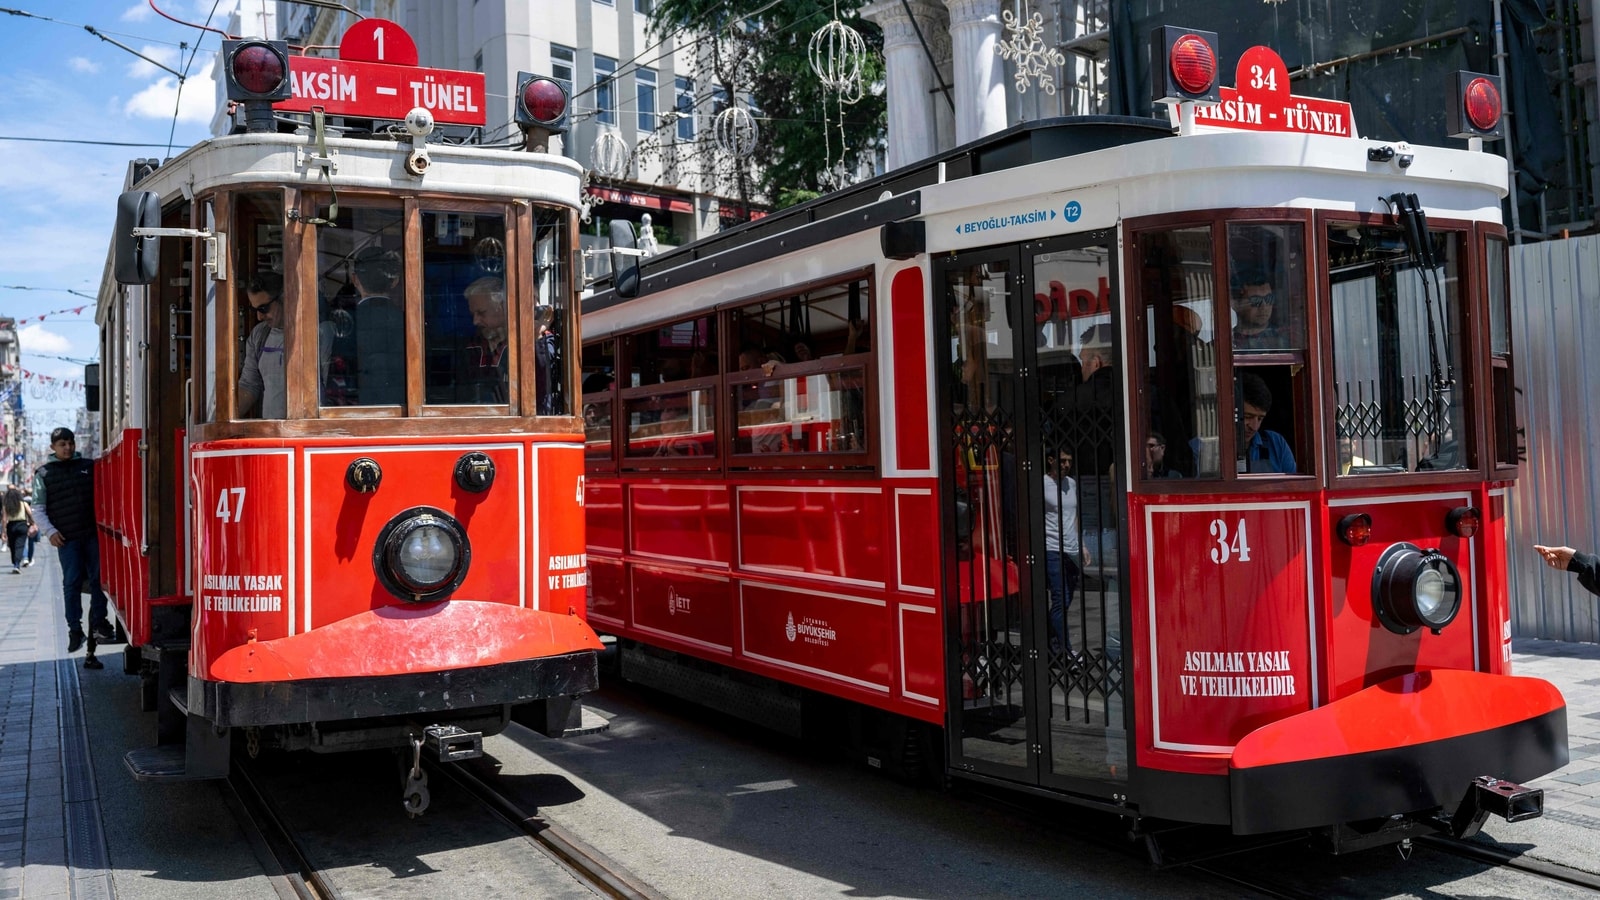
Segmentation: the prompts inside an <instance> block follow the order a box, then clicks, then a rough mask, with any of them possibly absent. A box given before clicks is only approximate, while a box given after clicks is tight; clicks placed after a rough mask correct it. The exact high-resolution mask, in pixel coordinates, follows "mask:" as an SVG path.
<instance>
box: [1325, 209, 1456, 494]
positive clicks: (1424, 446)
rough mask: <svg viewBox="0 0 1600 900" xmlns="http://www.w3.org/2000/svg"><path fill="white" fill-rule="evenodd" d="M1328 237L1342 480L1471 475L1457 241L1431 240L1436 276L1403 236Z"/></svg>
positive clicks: (1383, 230)
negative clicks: (1443, 472)
mask: <svg viewBox="0 0 1600 900" xmlns="http://www.w3.org/2000/svg"><path fill="white" fill-rule="evenodd" d="M1325 237H1326V240H1327V252H1328V271H1329V281H1330V284H1331V286H1332V296H1331V305H1332V308H1333V369H1334V384H1333V387H1334V394H1335V400H1336V404H1337V406H1336V408H1335V413H1334V417H1335V424H1336V427H1337V435H1338V437H1339V438H1340V439H1341V440H1340V444H1341V445H1342V444H1344V440H1343V439H1345V438H1348V442H1349V447H1348V454H1349V455H1348V456H1347V457H1341V458H1340V459H1339V472H1340V474H1348V475H1371V474H1383V473H1396V472H1412V471H1430V470H1433V471H1436V470H1439V469H1459V468H1463V467H1465V466H1466V465H1467V464H1468V459H1467V454H1466V452H1465V446H1464V445H1463V444H1462V443H1461V440H1462V439H1463V438H1465V437H1466V435H1467V433H1468V432H1467V429H1466V412H1465V409H1466V405H1465V403H1466V399H1467V398H1465V397H1464V396H1463V393H1462V392H1463V385H1464V383H1465V382H1464V379H1463V378H1462V377H1461V373H1462V365H1461V339H1462V328H1461V298H1460V294H1459V292H1460V289H1461V287H1460V285H1461V282H1460V267H1459V259H1458V256H1459V238H1458V236H1456V235H1453V234H1449V233H1444V232H1439V231H1433V232H1430V234H1429V240H1430V241H1431V243H1432V248H1433V255H1434V258H1435V260H1436V261H1437V262H1438V266H1437V268H1435V269H1433V270H1431V271H1430V270H1427V269H1425V268H1424V267H1422V266H1421V265H1419V264H1418V263H1417V262H1416V261H1415V260H1414V258H1413V256H1412V253H1411V252H1410V250H1409V249H1408V248H1407V246H1406V241H1405V237H1404V235H1403V233H1402V232H1401V230H1400V229H1399V228H1396V227H1388V226H1372V225H1363V224H1358V223H1354V222H1335V223H1331V224H1330V225H1329V226H1328V231H1327V234H1326V235H1325Z"/></svg>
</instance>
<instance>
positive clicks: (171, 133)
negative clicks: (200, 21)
mask: <svg viewBox="0 0 1600 900" xmlns="http://www.w3.org/2000/svg"><path fill="white" fill-rule="evenodd" d="M221 3H222V0H211V12H210V14H208V15H207V16H206V24H204V25H202V26H200V27H201V29H202V33H201V35H200V38H199V39H198V40H196V41H195V42H194V49H192V50H190V51H189V61H188V62H186V63H184V64H183V72H182V73H181V74H178V90H177V95H176V96H175V97H174V99H173V101H172V127H171V128H169V129H167V152H166V155H167V156H171V155H172V139H173V138H174V137H176V136H177V134H178V113H179V112H180V111H181V110H182V109H183V85H184V82H186V81H188V80H189V67H190V66H192V65H194V58H195V57H196V56H198V55H199V54H200V45H201V44H203V43H205V39H206V36H205V34H204V32H205V31H214V30H215V29H213V28H212V27H211V20H212V19H213V18H215V17H216V15H217V7H218V6H219V5H221ZM150 5H151V7H154V6H155V5H156V4H155V0H150ZM156 11H157V12H160V10H156ZM179 52H180V53H181V52H183V51H181V50H180V51H179ZM162 68H166V67H165V66H163V67H162ZM167 71H168V72H171V71H172V70H171V69H167Z"/></svg>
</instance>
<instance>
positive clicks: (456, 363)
mask: <svg viewBox="0 0 1600 900" xmlns="http://www.w3.org/2000/svg"><path fill="white" fill-rule="evenodd" d="M232 202H233V208H234V211H235V212H234V216H235V226H234V233H235V234H236V235H237V236H238V237H237V238H236V243H235V252H236V254H237V255H236V269H235V272H236V273H237V277H236V278H235V279H234V288H233V293H234V294H235V295H236V296H234V298H233V308H234V314H235V316H236V324H235V325H234V327H233V336H234V341H235V344H236V346H235V348H234V352H233V358H234V363H235V365H234V373H233V374H234V378H235V382H234V383H235V384H236V389H235V394H234V397H235V402H234V407H233V408H234V412H233V417H234V418H235V419H250V418H266V419H282V418H287V417H289V416H291V415H295V416H313V417H321V418H340V417H348V416H352V415H354V416H373V415H378V416H383V415H389V416H394V415H405V414H412V415H417V414H422V415H525V416H531V415H548V416H555V415H569V414H570V413H571V411H572V403H571V401H570V399H569V392H570V390H571V389H572V387H573V386H571V385H567V384H565V381H566V380H567V379H566V378H565V376H564V373H565V371H566V368H565V365H564V360H567V359H569V358H570V356H569V353H568V343H569V342H570V341H571V331H572V329H571V323H570V318H571V315H572V310H571V306H570V300H569V298H568V294H569V293H570V291H571V289H572V281H571V277H572V276H571V272H570V271H569V260H570V257H571V254H570V253H568V252H566V245H567V243H568V241H569V238H568V237H567V231H568V223H569V215H570V214H569V213H568V212H566V211H564V210H559V209H554V208H548V207H534V208H532V210H531V215H530V213H529V211H526V210H519V209H518V208H516V207H513V206H511V205H509V204H506V203H504V202H493V201H473V200H465V199H461V200H432V201H424V202H422V203H420V204H413V206H412V207H411V208H410V209H408V208H407V205H406V203H405V202H404V201H403V200H401V199H398V198H391V197H360V196H357V197H348V196H342V197H340V198H339V199H338V201H337V202H335V201H333V199H332V198H331V197H319V198H317V200H316V201H314V202H310V203H306V204H304V205H299V209H298V212H299V217H298V218H299V223H295V222H294V220H295V219H296V218H297V217H296V216H294V215H289V214H286V212H285V209H286V207H285V199H284V194H283V192H280V191H261V192H252V193H240V194H237V195H235V196H234V197H233V198H232ZM286 223H290V224H288V225H286ZM306 228H310V229H312V234H313V235H314V246H315V255H314V256H313V255H312V254H311V253H310V252H309V251H310V246H311V245H310V244H304V243H299V238H298V236H297V235H298V233H299V232H300V231H301V230H302V229H306ZM286 230H289V231H291V232H293V234H291V235H290V237H289V239H288V241H286V235H285V232H286ZM516 240H520V241H522V245H521V246H516V245H514V244H513V243H512V242H513V241H516ZM286 244H294V245H295V246H298V247H304V248H305V249H302V250H301V252H300V253H299V254H294V253H286V252H285V248H286ZM297 256H298V258H299V260H300V261H301V262H302V263H303V264H304V265H305V267H307V268H310V267H311V266H313V265H314V266H315V269H314V272H310V273H307V274H306V275H305V276H301V275H299V274H297V273H296V271H295V270H294V261H295V258H296V257H297ZM308 306H309V308H308ZM312 310H314V312H312ZM313 323H314V324H313ZM312 329H314V330H312ZM308 332H309V334H308ZM308 337H309V341H310V346H312V347H314V348H315V350H314V351H312V352H311V353H310V354H303V355H297V353H296V350H295V348H296V346H297V344H296V341H302V342H303V341H306V340H307V339H308ZM299 346H304V345H303V344H302V345H299ZM312 358H314V363H313V362H312V361H311V359H312ZM296 359H300V360H303V362H295V360H296ZM302 366H303V368H297V367H302ZM312 373H314V375H313V374H312ZM313 383H314V386H313Z"/></svg>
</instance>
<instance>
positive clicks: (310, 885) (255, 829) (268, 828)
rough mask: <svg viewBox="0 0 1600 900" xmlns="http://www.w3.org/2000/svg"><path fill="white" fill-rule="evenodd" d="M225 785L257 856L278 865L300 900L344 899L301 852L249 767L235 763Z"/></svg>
mask: <svg viewBox="0 0 1600 900" xmlns="http://www.w3.org/2000/svg"><path fill="white" fill-rule="evenodd" d="M224 784H225V785H226V787H225V788H224V789H223V793H224V795H225V796H228V797H230V798H231V803H230V805H233V806H235V813H236V817H237V818H238V819H239V820H240V824H241V825H242V826H244V828H245V830H246V832H247V833H248V834H249V837H250V840H251V842H252V843H253V844H256V845H257V848H258V855H259V853H261V852H263V851H264V852H265V853H266V855H267V856H268V857H269V858H270V859H271V860H272V861H274V862H275V863H276V864H277V866H278V868H279V870H280V874H279V875H278V876H277V878H281V879H282V881H283V882H284V883H286V884H287V886H288V888H289V890H290V891H291V892H293V894H294V895H295V897H296V898H298V900H343V894H342V893H341V892H340V891H339V890H338V889H337V888H335V887H334V886H333V884H332V883H331V882H329V881H328V879H327V878H326V877H325V876H324V875H323V873H322V872H321V871H319V870H318V869H317V868H316V867H314V866H312V865H311V862H310V860H308V859H307V858H306V855H305V854H304V853H303V852H301V849H300V843H299V841H297V840H296V839H295V836H294V833H293V832H292V831H290V830H289V827H288V826H287V825H286V824H284V821H283V819H282V817H281V816H279V815H278V812H277V810H276V809H275V808H273V805H272V803H271V801H269V800H268V799H267V797H266V795H265V794H263V793H262V792H261V788H260V786H259V785H258V784H256V780H255V775H254V773H253V772H252V771H251V770H250V768H249V767H248V766H247V765H245V764H243V763H240V762H237V761H236V762H235V763H234V764H233V766H232V767H231V769H230V771H229V773H228V780H227V781H226V782H224Z"/></svg>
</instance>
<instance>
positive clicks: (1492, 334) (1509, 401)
mask: <svg viewBox="0 0 1600 900" xmlns="http://www.w3.org/2000/svg"><path fill="white" fill-rule="evenodd" d="M1485 243H1486V247H1485V250H1486V251H1487V255H1486V257H1485V263H1486V264H1485V267H1484V275H1485V278H1486V279H1487V280H1488V285H1487V287H1488V291H1487V293H1488V300H1489V366H1490V372H1489V378H1490V389H1491V390H1493V391H1494V396H1493V398H1492V402H1493V403H1494V417H1493V423H1494V424H1493V426H1492V427H1493V429H1494V461H1495V463H1496V464H1497V465H1502V466H1514V465H1516V464H1517V462H1518V456H1519V448H1518V446H1517V444H1518V437H1519V435H1518V433H1517V407H1516V387H1515V383H1514V382H1513V380H1512V377H1511V372H1512V367H1511V293H1510V290H1509V289H1508V286H1507V282H1506V268H1507V267H1506V241H1505V239H1504V238H1501V237H1493V236H1491V237H1489V238H1488V239H1487V241H1486V242H1485Z"/></svg>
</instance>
